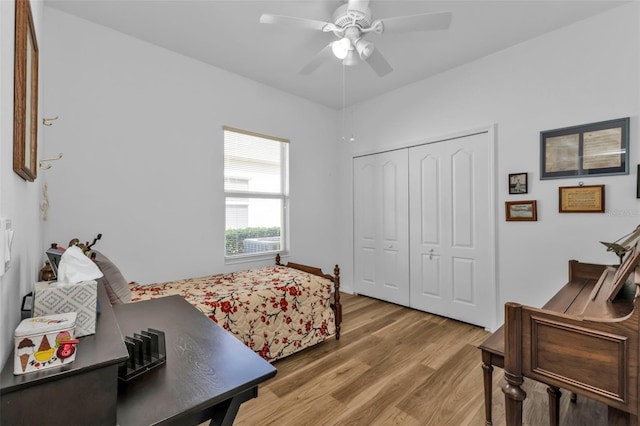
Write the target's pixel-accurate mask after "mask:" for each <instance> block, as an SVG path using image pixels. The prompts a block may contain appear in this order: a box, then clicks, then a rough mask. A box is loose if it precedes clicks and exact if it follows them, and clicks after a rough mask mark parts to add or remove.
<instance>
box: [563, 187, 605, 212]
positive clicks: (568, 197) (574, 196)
mask: <svg viewBox="0 0 640 426" xmlns="http://www.w3.org/2000/svg"><path fill="white" fill-rule="evenodd" d="M558 191H559V197H560V199H559V211H560V213H604V185H588V186H587V185H581V186H561V187H559V188H558Z"/></svg>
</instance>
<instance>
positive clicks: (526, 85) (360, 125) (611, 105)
mask: <svg viewBox="0 0 640 426" xmlns="http://www.w3.org/2000/svg"><path fill="white" fill-rule="evenodd" d="M639 8H640V4H639V3H638V2H633V3H631V4H628V5H625V6H622V7H619V8H617V9H613V10H611V11H609V12H606V13H604V14H602V15H599V16H596V17H593V18H591V19H588V20H585V21H582V22H579V23H577V24H575V25H572V26H570V27H566V28H564V29H561V30H558V31H555V32H553V33H549V34H547V35H544V36H542V37H539V38H537V39H534V40H530V41H528V42H525V43H523V44H520V45H518V46H515V47H513V48H510V49H508V50H505V51H502V52H499V53H497V54H494V55H491V56H489V57H486V58H483V59H481V60H478V61H475V62H473V63H469V64H467V65H465V66H462V67H459V68H457V69H454V70H452V71H449V72H446V73H443V74H440V75H438V76H435V77H433V78H430V79H427V80H424V81H422V82H419V83H416V84H413V85H411V86H407V87H404V88H401V89H399V90H396V91H394V92H391V93H388V94H386V95H383V96H380V97H378V98H376V99H374V100H371V101H369V102H366V103H362V104H360V105H357V106H355V107H354V108H352V109H351V110H350V111H348V113H347V114H348V116H353V117H354V124H353V128H352V129H349V132H350V131H351V130H353V132H354V134H355V136H356V141H355V142H354V143H352V144H346V145H343V146H342V149H341V154H340V155H341V181H343V182H345V185H344V190H343V192H342V194H341V202H342V203H344V205H345V206H346V208H344V209H343V210H342V211H343V214H342V216H341V219H340V222H341V223H343V224H345V227H346V228H345V229H344V230H343V231H342V232H341V235H342V236H343V241H342V245H343V246H345V247H347V249H346V250H345V251H344V253H342V256H341V261H342V262H343V263H344V264H345V265H352V264H353V261H352V259H353V249H352V247H353V245H352V239H351V235H352V221H353V218H352V217H351V211H352V207H351V204H352V197H351V194H350V188H351V185H350V184H346V183H348V182H351V180H352V175H351V174H352V170H351V161H352V160H351V159H352V157H353V156H354V155H356V154H359V153H367V152H375V151H380V150H385V149H389V148H394V147H399V146H407V145H411V144H413V143H415V142H417V141H421V140H435V139H438V137H440V136H445V135H449V134H452V133H457V132H463V131H465V130H471V129H476V128H479V127H487V126H490V125H493V124H495V125H496V126H497V153H498V154H497V157H498V158H497V170H496V171H495V173H496V181H497V188H496V191H497V192H496V195H497V196H496V202H497V205H496V206H495V212H496V218H497V219H496V220H497V229H498V235H497V240H496V241H497V244H498V247H497V259H498V262H497V263H498V264H497V280H498V282H497V283H496V285H497V294H498V297H497V302H498V303H497V313H496V316H497V320H498V324H500V323H501V322H502V318H503V305H504V302H506V301H517V302H523V303H527V304H530V305H534V306H540V305H542V304H543V303H544V302H545V301H546V300H548V298H549V297H550V296H551V295H552V294H554V293H555V292H556V291H557V290H558V289H559V287H560V286H562V285H563V284H564V283H565V282H566V279H567V261H568V260H569V259H578V260H582V261H589V262H598V263H610V264H615V263H617V260H618V259H617V257H616V256H615V255H613V254H611V253H606V252H605V248H604V246H602V245H601V244H600V243H599V241H611V240H614V239H616V238H618V237H621V236H622V235H624V234H626V233H628V232H631V231H632V230H633V229H634V228H635V227H636V226H637V225H638V224H640V200H637V199H636V177H637V176H636V165H637V164H638V162H640V145H639V144H638V140H639V137H638V136H639V134H638V133H639V132H638V114H639V112H640V96H638V95H639V94H640V86H639V84H640V83H639V78H638V76H639V75H640V65H639V64H640V59H639V55H640V30H639V28H640V24H639V22H640V19H639V16H640V12H639ZM628 116H630V117H631V138H630V140H631V147H630V157H629V160H630V161H629V163H630V167H629V168H630V174H629V175H624V176H613V177H590V178H580V179H561V180H545V181H541V180H540V172H539V170H540V162H539V156H540V153H539V152H540V151H539V149H540V142H539V136H540V131H544V130H550V129H556V128H562V127H567V126H572V125H579V124H586V123H590V122H596V121H602V120H608V119H614V118H621V117H628ZM516 172H527V173H529V193H528V194H526V195H517V196H516V195H508V188H507V183H508V182H507V178H508V174H509V173H516ZM580 181H583V182H584V183H585V185H587V184H604V185H605V192H606V200H605V203H606V212H605V213H604V214H594V213H590V214H585V213H582V214H577V213H574V214H566V213H565V214H559V213H558V187H559V186H571V185H577V184H578V183H579V182H580ZM526 199H534V200H537V202H538V221H537V222H505V217H504V202H505V201H515V200H526ZM344 274H345V275H347V274H349V276H352V274H353V271H347V270H346V268H345V270H344Z"/></svg>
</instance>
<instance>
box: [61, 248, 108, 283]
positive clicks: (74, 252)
mask: <svg viewBox="0 0 640 426" xmlns="http://www.w3.org/2000/svg"><path fill="white" fill-rule="evenodd" d="M101 276H102V272H101V271H100V268H98V266H97V265H96V264H95V263H94V262H93V261H92V260H91V259H89V258H88V257H87V256H85V254H84V253H83V252H82V250H81V249H80V248H79V247H77V246H71V247H69V248H68V249H66V250H65V251H64V253H62V257H61V258H60V264H59V265H58V276H57V278H58V282H57V284H56V287H65V286H69V285H74V284H78V283H80V282H82V281H91V280H95V279H96V278H100V277H101Z"/></svg>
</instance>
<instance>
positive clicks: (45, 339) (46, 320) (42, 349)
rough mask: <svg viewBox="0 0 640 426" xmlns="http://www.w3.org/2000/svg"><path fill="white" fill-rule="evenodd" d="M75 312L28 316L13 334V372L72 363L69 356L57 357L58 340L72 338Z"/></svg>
mask: <svg viewBox="0 0 640 426" xmlns="http://www.w3.org/2000/svg"><path fill="white" fill-rule="evenodd" d="M75 326H76V313H75V312H69V313H66V314H58V315H46V316H42V317H34V318H27V319H24V320H22V322H21V323H20V324H19V325H18V327H17V328H16V331H15V333H14V340H15V351H14V356H13V374H16V375H18V374H24V373H30V372H32V371H40V370H44V369H46V368H52V367H59V366H61V365H64V364H69V363H71V362H73V360H74V359H75V358H76V352H75V351H74V352H73V353H72V354H71V356H68V357H64V355H63V356H60V353H59V352H60V351H59V350H58V347H59V346H60V342H61V341H64V340H70V339H74V338H75Z"/></svg>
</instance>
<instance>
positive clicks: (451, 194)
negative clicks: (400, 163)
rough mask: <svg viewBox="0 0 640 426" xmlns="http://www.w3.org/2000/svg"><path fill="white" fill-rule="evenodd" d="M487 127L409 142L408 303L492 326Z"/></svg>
mask: <svg viewBox="0 0 640 426" xmlns="http://www.w3.org/2000/svg"><path fill="white" fill-rule="evenodd" d="M489 153H490V150H489V139H488V134H487V133H481V134H476V135H471V136H465V137H461V138H457V139H453V140H447V141H443V142H437V143H432V144H427V145H422V146H417V147H412V148H410V154H409V191H410V195H409V199H410V216H411V219H410V226H411V242H410V253H411V260H410V264H411V272H410V277H411V307H413V308H416V309H420V310H424V311H428V312H432V313H435V314H439V315H443V316H447V317H449V318H454V319H458V320H461V321H465V322H469V323H472V324H477V325H481V326H485V327H487V326H492V325H493V324H492V321H493V309H494V304H493V302H492V301H493V298H494V283H493V282H492V281H493V266H492V264H493V254H492V247H493V245H492V243H491V232H492V226H491V220H492V217H493V215H492V213H491V211H492V206H491V203H490V195H491V188H490V186H491V185H492V181H493V180H492V178H491V177H490V176H491V170H489V165H490V164H492V162H491V161H490V158H489V155H490V154H489Z"/></svg>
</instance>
